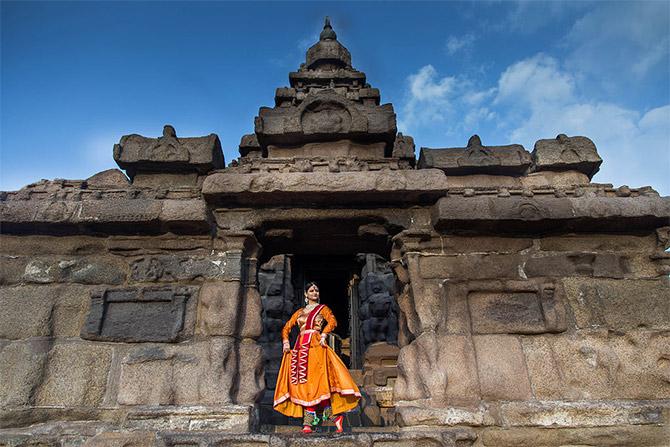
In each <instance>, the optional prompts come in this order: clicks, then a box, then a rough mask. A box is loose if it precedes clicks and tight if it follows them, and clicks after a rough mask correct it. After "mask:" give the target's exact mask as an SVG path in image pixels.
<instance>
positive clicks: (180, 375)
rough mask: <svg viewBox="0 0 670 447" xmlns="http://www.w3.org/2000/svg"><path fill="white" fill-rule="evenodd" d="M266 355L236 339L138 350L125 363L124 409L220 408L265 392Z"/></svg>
mask: <svg viewBox="0 0 670 447" xmlns="http://www.w3.org/2000/svg"><path fill="white" fill-rule="evenodd" d="M262 376H263V372H262V351H261V349H260V347H259V346H256V344H255V343H254V342H252V341H243V342H238V341H237V340H235V339H233V338H230V337H217V338H212V339H209V340H207V341H203V342H198V343H189V344H179V345H173V346H170V345H149V346H147V345H144V346H138V347H135V348H132V349H131V350H130V351H129V352H128V353H127V354H126V355H125V356H124V358H123V359H122V360H121V373H120V378H119V393H118V403H119V404H121V405H219V404H230V403H235V402H238V401H239V402H240V403H253V401H251V402H250V401H249V400H248V399H251V398H252V397H253V398H255V397H256V396H258V394H259V393H261V392H262V390H263V387H264V384H263V378H262Z"/></svg>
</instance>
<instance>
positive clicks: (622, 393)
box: [610, 330, 670, 399]
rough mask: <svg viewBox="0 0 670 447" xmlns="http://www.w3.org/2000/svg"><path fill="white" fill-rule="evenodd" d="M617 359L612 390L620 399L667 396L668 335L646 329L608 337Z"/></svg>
mask: <svg viewBox="0 0 670 447" xmlns="http://www.w3.org/2000/svg"><path fill="white" fill-rule="evenodd" d="M610 346H611V347H612V350H613V351H614V352H615V353H616V355H617V357H618V358H619V361H620V366H619V368H618V369H617V371H616V375H615V377H614V379H613V384H612V389H613V391H612V394H613V395H614V396H616V397H617V398H620V399H670V336H668V335H667V334H666V333H657V332H649V331H646V330H640V331H630V332H628V333H627V334H626V335H624V336H618V337H611V338H610Z"/></svg>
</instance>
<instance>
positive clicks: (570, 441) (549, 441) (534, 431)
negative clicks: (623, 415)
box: [480, 425, 670, 447]
mask: <svg viewBox="0 0 670 447" xmlns="http://www.w3.org/2000/svg"><path fill="white" fill-rule="evenodd" d="M668 438H670V431H669V430H668V427H667V425H661V426H654V425H620V426H616V427H592V428H552V429H548V428H544V427H543V428H528V427H523V428H521V427H519V428H497V427H496V428H494V427H491V428H486V429H485V430H484V431H483V432H482V433H481V436H480V439H481V442H482V445H484V446H486V447H519V446H533V447H559V446H583V445H589V446H591V445H597V446H598V447H621V446H635V447H661V446H664V445H667V440H668Z"/></svg>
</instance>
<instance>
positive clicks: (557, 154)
mask: <svg viewBox="0 0 670 447" xmlns="http://www.w3.org/2000/svg"><path fill="white" fill-rule="evenodd" d="M532 156H533V170H534V171H570V170H572V171H579V172H582V173H584V174H586V175H587V176H588V177H589V179H591V178H593V176H594V175H595V174H596V173H597V172H598V170H599V169H600V164H601V163H602V162H603V160H602V158H600V156H599V155H598V151H597V150H596V145H595V144H593V141H591V140H590V139H588V138H586V137H568V136H567V135H565V134H560V135H558V136H557V137H556V138H554V139H549V140H538V141H537V142H536V143H535V148H534V149H533V153H532Z"/></svg>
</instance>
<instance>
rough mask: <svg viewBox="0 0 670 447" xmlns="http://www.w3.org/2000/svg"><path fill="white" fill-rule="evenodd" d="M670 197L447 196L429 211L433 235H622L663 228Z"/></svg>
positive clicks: (669, 210)
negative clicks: (593, 232) (542, 233)
mask: <svg viewBox="0 0 670 447" xmlns="http://www.w3.org/2000/svg"><path fill="white" fill-rule="evenodd" d="M669 220H670V198H669V197H658V196H637V197H586V196H582V197H552V196H548V195H544V196H534V197H523V196H511V197H498V196H496V197H494V196H471V197H467V196H448V197H443V198H441V199H440V200H439V201H438V202H437V204H436V205H435V206H434V207H433V211H432V224H433V226H434V227H435V228H436V229H437V230H438V231H450V230H459V229H463V230H468V231H496V232H504V233H510V232H519V231H521V232H526V233H527V232H529V231H557V230H561V231H573V232H584V231H606V232H612V231H626V232H633V231H636V230H643V229H647V230H650V229H653V228H658V227H662V226H666V225H667V224H668V221H669Z"/></svg>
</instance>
